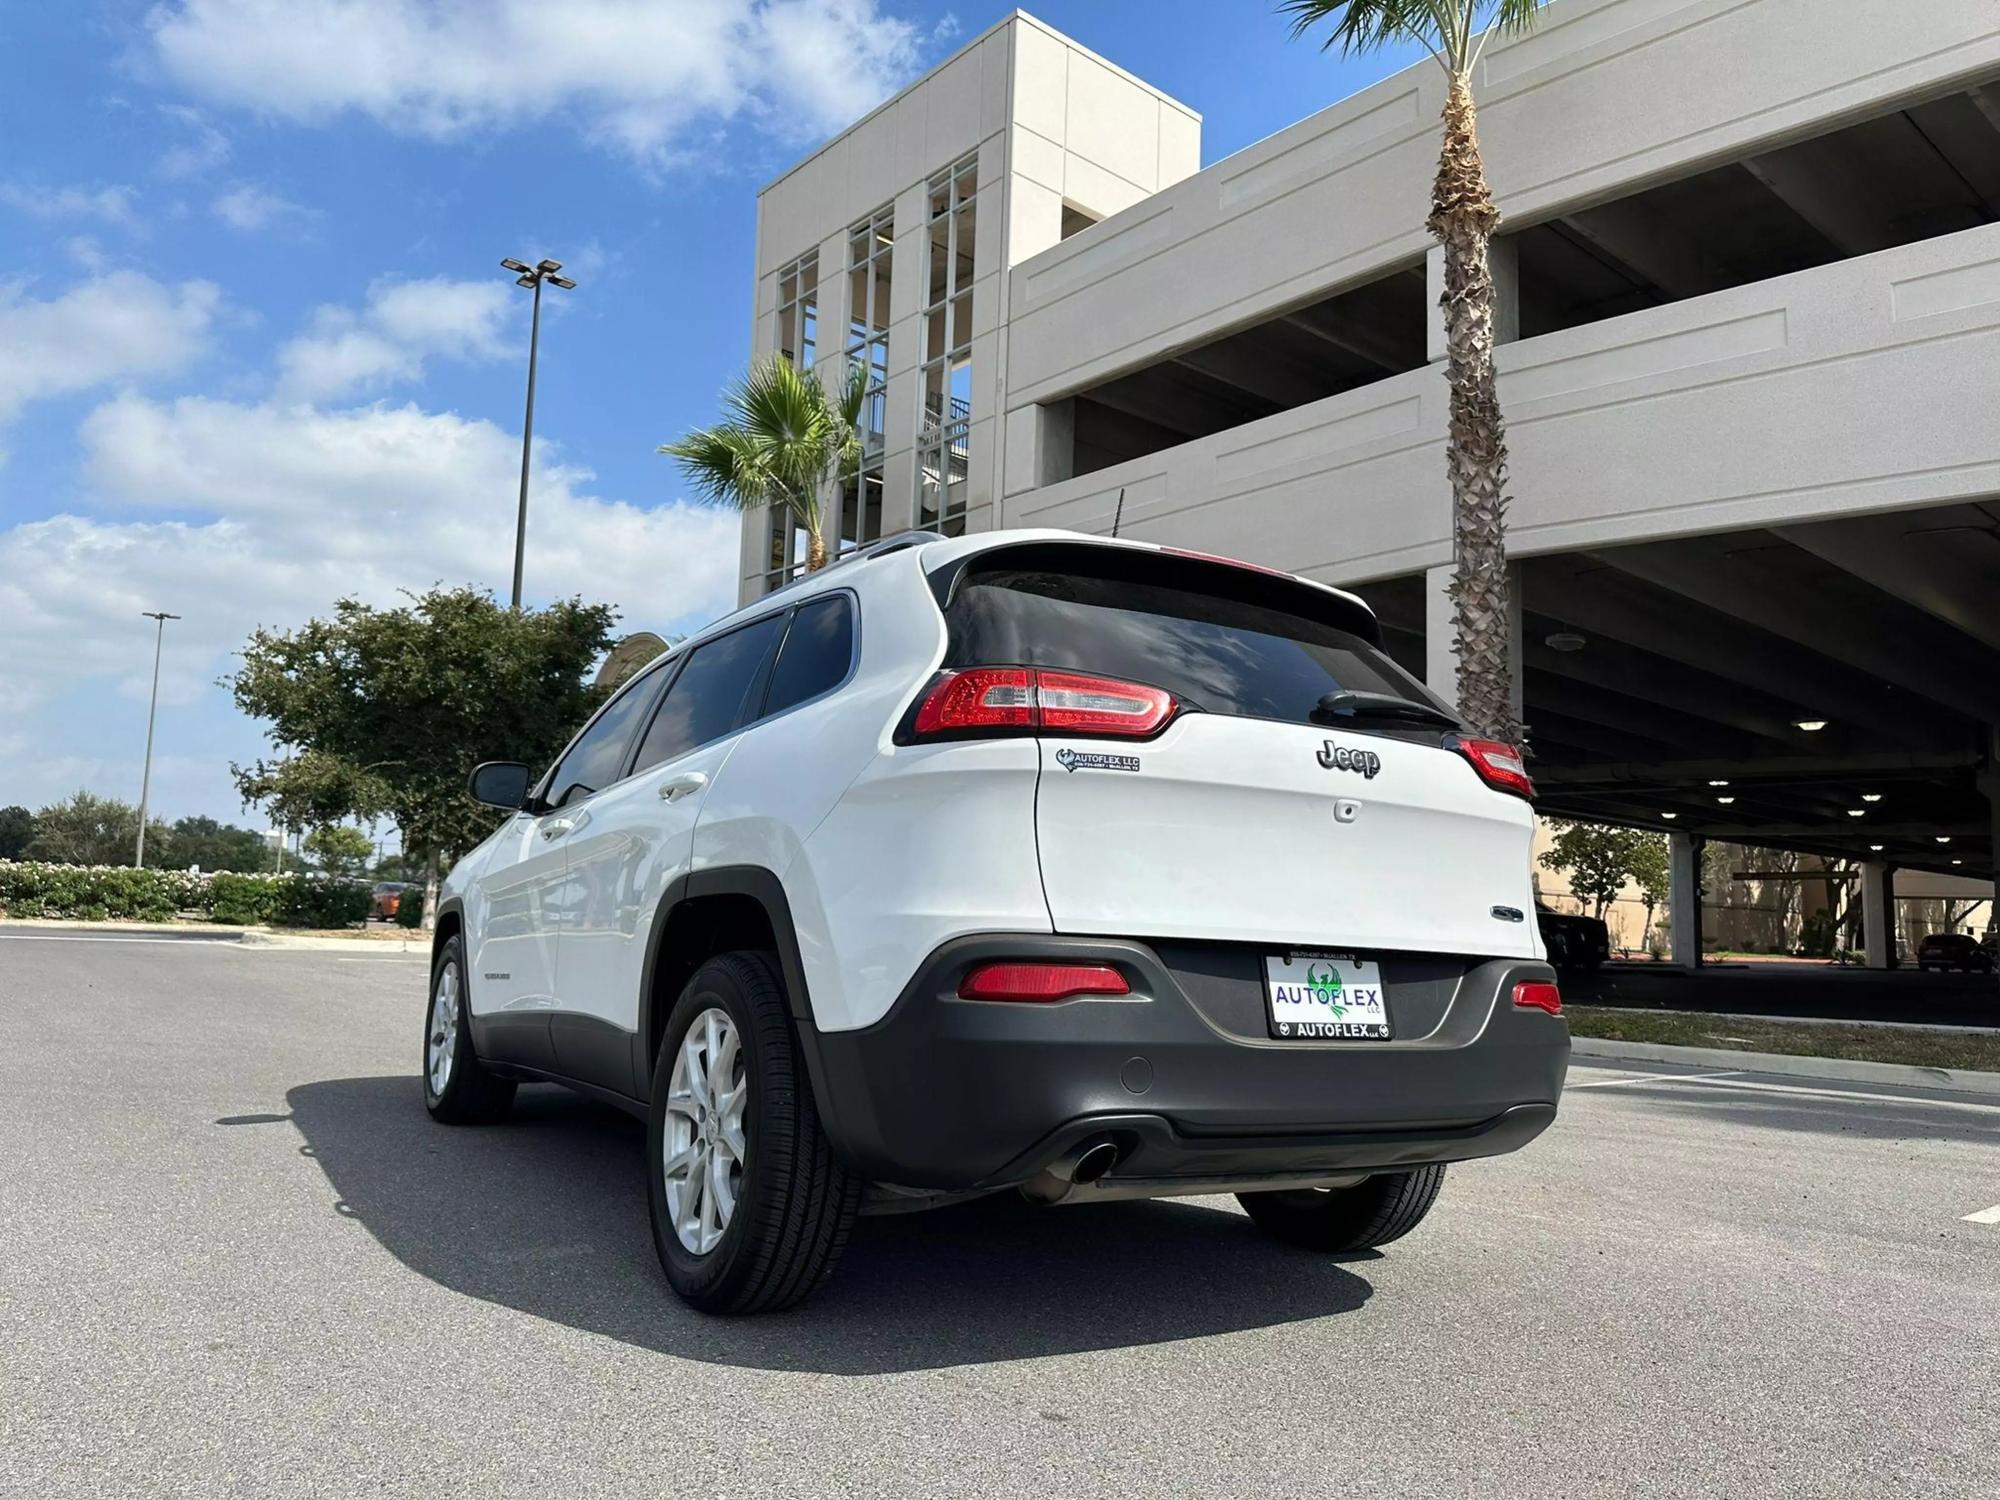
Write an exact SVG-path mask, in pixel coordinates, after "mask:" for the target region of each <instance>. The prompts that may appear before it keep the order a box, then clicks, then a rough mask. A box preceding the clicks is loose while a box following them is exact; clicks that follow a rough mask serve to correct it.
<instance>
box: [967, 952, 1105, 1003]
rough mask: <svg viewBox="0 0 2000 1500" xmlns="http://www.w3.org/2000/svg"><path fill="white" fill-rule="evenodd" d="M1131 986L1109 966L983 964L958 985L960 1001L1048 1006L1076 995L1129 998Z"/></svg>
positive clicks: (970, 972)
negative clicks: (1006, 1001)
mask: <svg viewBox="0 0 2000 1500" xmlns="http://www.w3.org/2000/svg"><path fill="white" fill-rule="evenodd" d="M1131 993H1132V986H1131V985H1129V984H1127V983H1126V982H1125V976H1124V975H1123V974H1120V973H1119V972H1118V971H1117V970H1116V969H1114V968H1112V967H1111V965H1109V964H1056V963H1013V962H1009V963H992V964H981V965H979V967H977V968H976V969H973V970H971V971H969V972H968V973H967V974H966V976H965V978H964V979H963V980H961V981H960V982H959V986H958V998H959V999H961V1000H1024V1001H1029V1002H1032V1003H1037V1004H1045V1003H1047V1002H1049V1001H1051V1000H1067V999H1069V998H1071V997H1072V996H1074V995H1129V994H1131Z"/></svg>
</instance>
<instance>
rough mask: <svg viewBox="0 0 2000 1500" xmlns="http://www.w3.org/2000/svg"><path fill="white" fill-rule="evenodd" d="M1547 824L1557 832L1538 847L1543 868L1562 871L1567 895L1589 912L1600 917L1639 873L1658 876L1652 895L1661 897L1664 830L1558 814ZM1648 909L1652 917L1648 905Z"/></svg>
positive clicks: (1664, 847)
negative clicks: (1587, 904)
mask: <svg viewBox="0 0 2000 1500" xmlns="http://www.w3.org/2000/svg"><path fill="white" fill-rule="evenodd" d="M1549 826H1550V828H1551V829H1552V830H1554V835H1555V836H1554V838H1553V839H1552V840H1551V842H1550V844H1549V847H1548V848H1547V849H1544V850H1543V851H1542V854H1541V864H1542V868H1543V869H1545V870H1557V871H1560V872H1561V873H1562V874H1564V875H1566V876H1567V877H1568V878H1569V889H1570V894H1571V895H1573V896H1576V897H1578V898H1579V899H1581V900H1585V901H1588V902H1590V903H1591V913H1590V914H1591V915H1592V916H1594V917H1596V918H1597V919H1598V920H1599V921H1602V920H1603V919H1604V913H1605V911H1606V910H1607V909H1608V908H1609V907H1610V905H1611V903H1612V902H1613V901H1615V900H1617V899H1618V893H1619V892H1620V891H1622V890H1624V889H1625V884H1626V882H1627V881H1630V880H1638V879H1639V878H1640V873H1641V871H1644V872H1645V873H1646V875H1648V876H1649V877H1654V878H1655V879H1656V885H1655V887H1654V896H1653V899H1654V900H1655V901H1657V900H1658V899H1659V895H1660V893H1661V891H1663V890H1664V888H1665V886H1666V883H1667V881H1666V854H1667V840H1666V836H1665V835H1664V834H1658V833H1647V832H1645V831H1643V830H1641V829H1637V828H1607V827H1606V826H1604V825H1603V824H1601V823H1570V822H1565V821H1563V820H1562V819H1559V818H1557V819H1551V820H1550V822H1549ZM1655 854H1657V856H1658V860H1659V867H1658V869H1657V870H1655V869H1654V867H1653V860H1654V856H1655ZM1641 899H1644V897H1643V896H1642V898H1641ZM1647 911H1648V920H1649V921H1650V920H1651V915H1650V914H1651V905H1650V904H1649V905H1648V908H1647Z"/></svg>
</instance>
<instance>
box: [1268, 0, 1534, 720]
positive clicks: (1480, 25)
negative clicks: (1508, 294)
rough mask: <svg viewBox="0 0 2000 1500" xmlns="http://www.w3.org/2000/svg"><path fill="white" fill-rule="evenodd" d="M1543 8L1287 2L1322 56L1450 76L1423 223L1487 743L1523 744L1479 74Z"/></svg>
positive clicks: (1455, 1)
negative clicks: (1435, 279)
mask: <svg viewBox="0 0 2000 1500" xmlns="http://www.w3.org/2000/svg"><path fill="white" fill-rule="evenodd" d="M1543 3H1544V0H1279V5H1278V9H1279V10H1280V11H1281V12H1283V13H1285V14H1288V15H1289V16H1291V18H1292V34H1293V35H1294V36H1304V35H1306V34H1307V33H1309V32H1311V31H1313V30H1314V28H1316V27H1320V26H1322V25H1324V26H1325V27H1326V28H1327V34H1326V41H1325V46H1326V47H1328V48H1338V49H1339V50H1340V51H1342V52H1344V53H1352V52H1368V51H1373V50H1375V49H1376V48H1379V47H1384V46H1388V45H1391V44H1394V43H1396V42H1402V41H1414V42H1417V43H1419V44H1421V45H1422V46H1423V47H1425V48H1427V49H1428V50H1429V52H1430V54H1431V56H1432V57H1434V58H1436V59H1437V61H1438V65H1439V66H1440V67H1442V68H1443V69H1444V73H1445V79H1446V87H1445V103H1444V147H1443V150H1442V151H1441V152H1440V153H1439V155H1438V168H1437V176H1436V179H1435V180H1434V181H1433V183H1432V185H1431V212H1430V218H1429V219H1428V220H1427V221H1426V225H1425V227H1426V228H1428V229H1429V230H1430V232H1431V234H1432V236H1433V237H1434V238H1435V239H1436V240H1437V242H1438V243H1439V244H1440V245H1441V246H1443V247H1444V297H1443V304H1442V305H1443V307H1444V325H1445V351H1446V353H1445V380H1446V382H1447V384H1448V385H1449V387H1450V390H1451V416H1450V425H1449V429H1448V432H1447V436H1446V441H1445V469H1446V472H1447V474H1448V475H1449V476H1450V479H1451V501H1452V552H1453V556H1454V559H1455V560H1456V563H1457V571H1456V572H1455V574H1454V575H1453V578H1452V583H1451V598H1452V605H1453V620H1452V626H1453V639H1452V650H1453V652H1454V653H1456V655H1457V657H1458V706H1459V712H1460V713H1462V714H1463V715H1464V716H1465V719H1466V722H1467V724H1468V725H1470V726H1471V728H1472V729H1473V730H1474V731H1475V732H1476V733H1479V734H1489V735H1492V736H1493V737H1495V738H1496V739H1503V740H1508V741H1514V740H1518V739H1519V737H1520V732H1521V726H1520V724H1519V722H1518V721H1517V720H1516V719H1515V717H1514V706H1513V692H1512V682H1513V664H1512V662H1511V661H1510V660H1509V655H1510V653H1509V636H1510V632H1509V629H1508V615H1507V535H1506V521H1507V493H1506V486H1507V429H1506V424H1505V423H1504V422H1503V421H1502V420H1501V416H1500V392H1499V385H1498V382H1497V381H1496V379H1495V377H1494V370H1493V342H1494V340H1493V270H1492V266H1491V263H1490V259H1489V251H1490V248H1491V246H1492V243H1493V234H1494V231H1495V230H1497V229H1498V228H1499V227H1500V210H1499V207H1498V206H1497V205H1496V204H1495V203H1494V201H1493V194H1492V192H1491V190H1490V189H1489V188H1488V187H1487V184H1486V165H1485V162H1484V161H1483V160H1482V158H1481V156H1480V151H1479V125H1478V115H1477V112H1476V110H1475V109H1474V107H1473V101H1472V70H1473V67H1474V66H1475V65H1476V64H1477V63H1478V61H1479V55H1480V52H1481V51H1482V50H1483V49H1484V48H1485V45H1486V42H1487V40H1488V38H1490V37H1491V36H1492V34H1493V32H1494V31H1495V30H1501V31H1512V32H1518V31H1525V30H1526V29H1528V28H1529V27H1531V26H1533V25H1534V24H1535V22H1536V20H1538V19H1539V18H1540V14H1541V9H1542V5H1543Z"/></svg>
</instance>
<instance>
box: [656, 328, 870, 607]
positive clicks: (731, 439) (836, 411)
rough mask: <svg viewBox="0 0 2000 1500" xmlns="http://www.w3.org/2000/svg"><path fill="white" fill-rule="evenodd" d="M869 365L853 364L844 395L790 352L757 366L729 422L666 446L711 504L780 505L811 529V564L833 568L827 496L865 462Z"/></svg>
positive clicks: (727, 398) (728, 395) (734, 396)
mask: <svg viewBox="0 0 2000 1500" xmlns="http://www.w3.org/2000/svg"><path fill="white" fill-rule="evenodd" d="M867 399H868V367H867V365H865V364H863V363H861V362H860V361H859V360H855V361H850V363H849V365H848V369H847V377H846V380H845V383H844V384H843V386H842V389H841V392H840V395H839V398H838V399H835V397H834V396H833V395H831V394H830V393H829V392H828V390H827V387H826V383H825V381H824V379H823V378H822V374H821V372H819V371H816V370H801V369H799V368H798V367H797V366H796V365H794V364H793V363H792V362H791V361H790V360H788V359H786V358H784V357H783V356H781V355H773V356H771V357H770V358H769V359H766V360H763V361H761V362H760V363H758V364H755V365H752V366H751V367H750V372H749V373H748V374H747V375H745V376H744V377H743V378H742V379H741V380H739V381H737V382H736V383H735V384H734V385H732V386H730V388H729V389H728V390H727V391H726V392H725V393H724V394H723V398H722V405H723V410H724V413H725V416H724V419H723V420H722V421H721V422H718V423H717V424H716V425H715V426H713V427H704V428H698V429H696V430H695V431H693V432H690V433H689V434H688V435H687V436H686V437H684V438H681V439H679V440H678V441H676V442H672V443H666V444H664V445H662V447H661V448H660V452H662V453H664V454H666V455H667V456H668V457H670V458H673V459H676V460H678V461H679V463H680V466H681V473H682V474H683V475H684V476H685V477H686V479H687V481H688V483H689V484H690V485H692V486H693V487H694V492H695V497H696V498H697V499H699V500H701V501H703V502H704V503H705V504H709V505H721V506H727V507H730V508H733V509H736V510H756V509H758V508H759V507H760V506H765V505H774V506H779V507H781V508H782V509H784V510H786V511H788V512H790V516H791V520H792V521H793V522H795V523H796V524H797V525H798V526H799V527H800V528H801V529H802V530H803V531H804V532H805V533H806V571H807V572H809V573H811V572H817V571H818V570H819V569H820V568H823V567H825V566H826V532H827V528H826V499H827V496H828V494H829V493H830V492H831V491H832V490H833V489H835V488H836V487H837V486H839V485H842V484H845V483H846V482H847V481H848V480H849V479H851V478H852V477H853V476H854V474H855V472H856V471H857V470H858V469H859V468H860V466H861V444H862V430H861V418H862V409H863V407H864V406H866V404H867Z"/></svg>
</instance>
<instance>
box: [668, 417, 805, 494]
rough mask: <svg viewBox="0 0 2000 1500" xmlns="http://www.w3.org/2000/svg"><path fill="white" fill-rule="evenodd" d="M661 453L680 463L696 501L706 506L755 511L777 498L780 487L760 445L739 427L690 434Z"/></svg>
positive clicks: (719, 427)
mask: <svg viewBox="0 0 2000 1500" xmlns="http://www.w3.org/2000/svg"><path fill="white" fill-rule="evenodd" d="M660 452H662V453H664V454H666V455H667V456H668V457H670V458H673V459H675V460H677V461H678V462H679V463H680V468H681V474H682V476H683V477H684V478H685V479H686V480H687V482H688V484H689V485H690V486H691V487H692V488H693V490H694V492H695V495H696V497H697V498H698V499H700V500H702V501H703V502H705V503H707V504H709V505H721V506H733V507H735V508H737V509H739V510H755V509H756V508H757V507H758V506H760V505H768V504H770V503H771V501H772V499H773V498H775V497H776V493H777V490H778V488H779V486H778V484H777V482H776V478H775V476H774V475H773V474H772V473H771V471H770V467H769V465H768V464H767V463H766V461H765V455H764V453H763V452H762V450H761V445H760V444H759V443H758V442H757V440H756V439H755V438H754V437H753V436H752V435H751V434H750V433H748V432H745V431H744V430H743V429H742V428H740V427H735V426H731V425H729V424H726V423H725V424H723V425H721V426H717V427H708V428H703V429H700V430H698V431H695V432H690V433H689V434H688V435H687V436H686V437H684V438H681V439H680V440H678V441H677V442H672V443H665V444H662V445H661V448H660Z"/></svg>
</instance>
